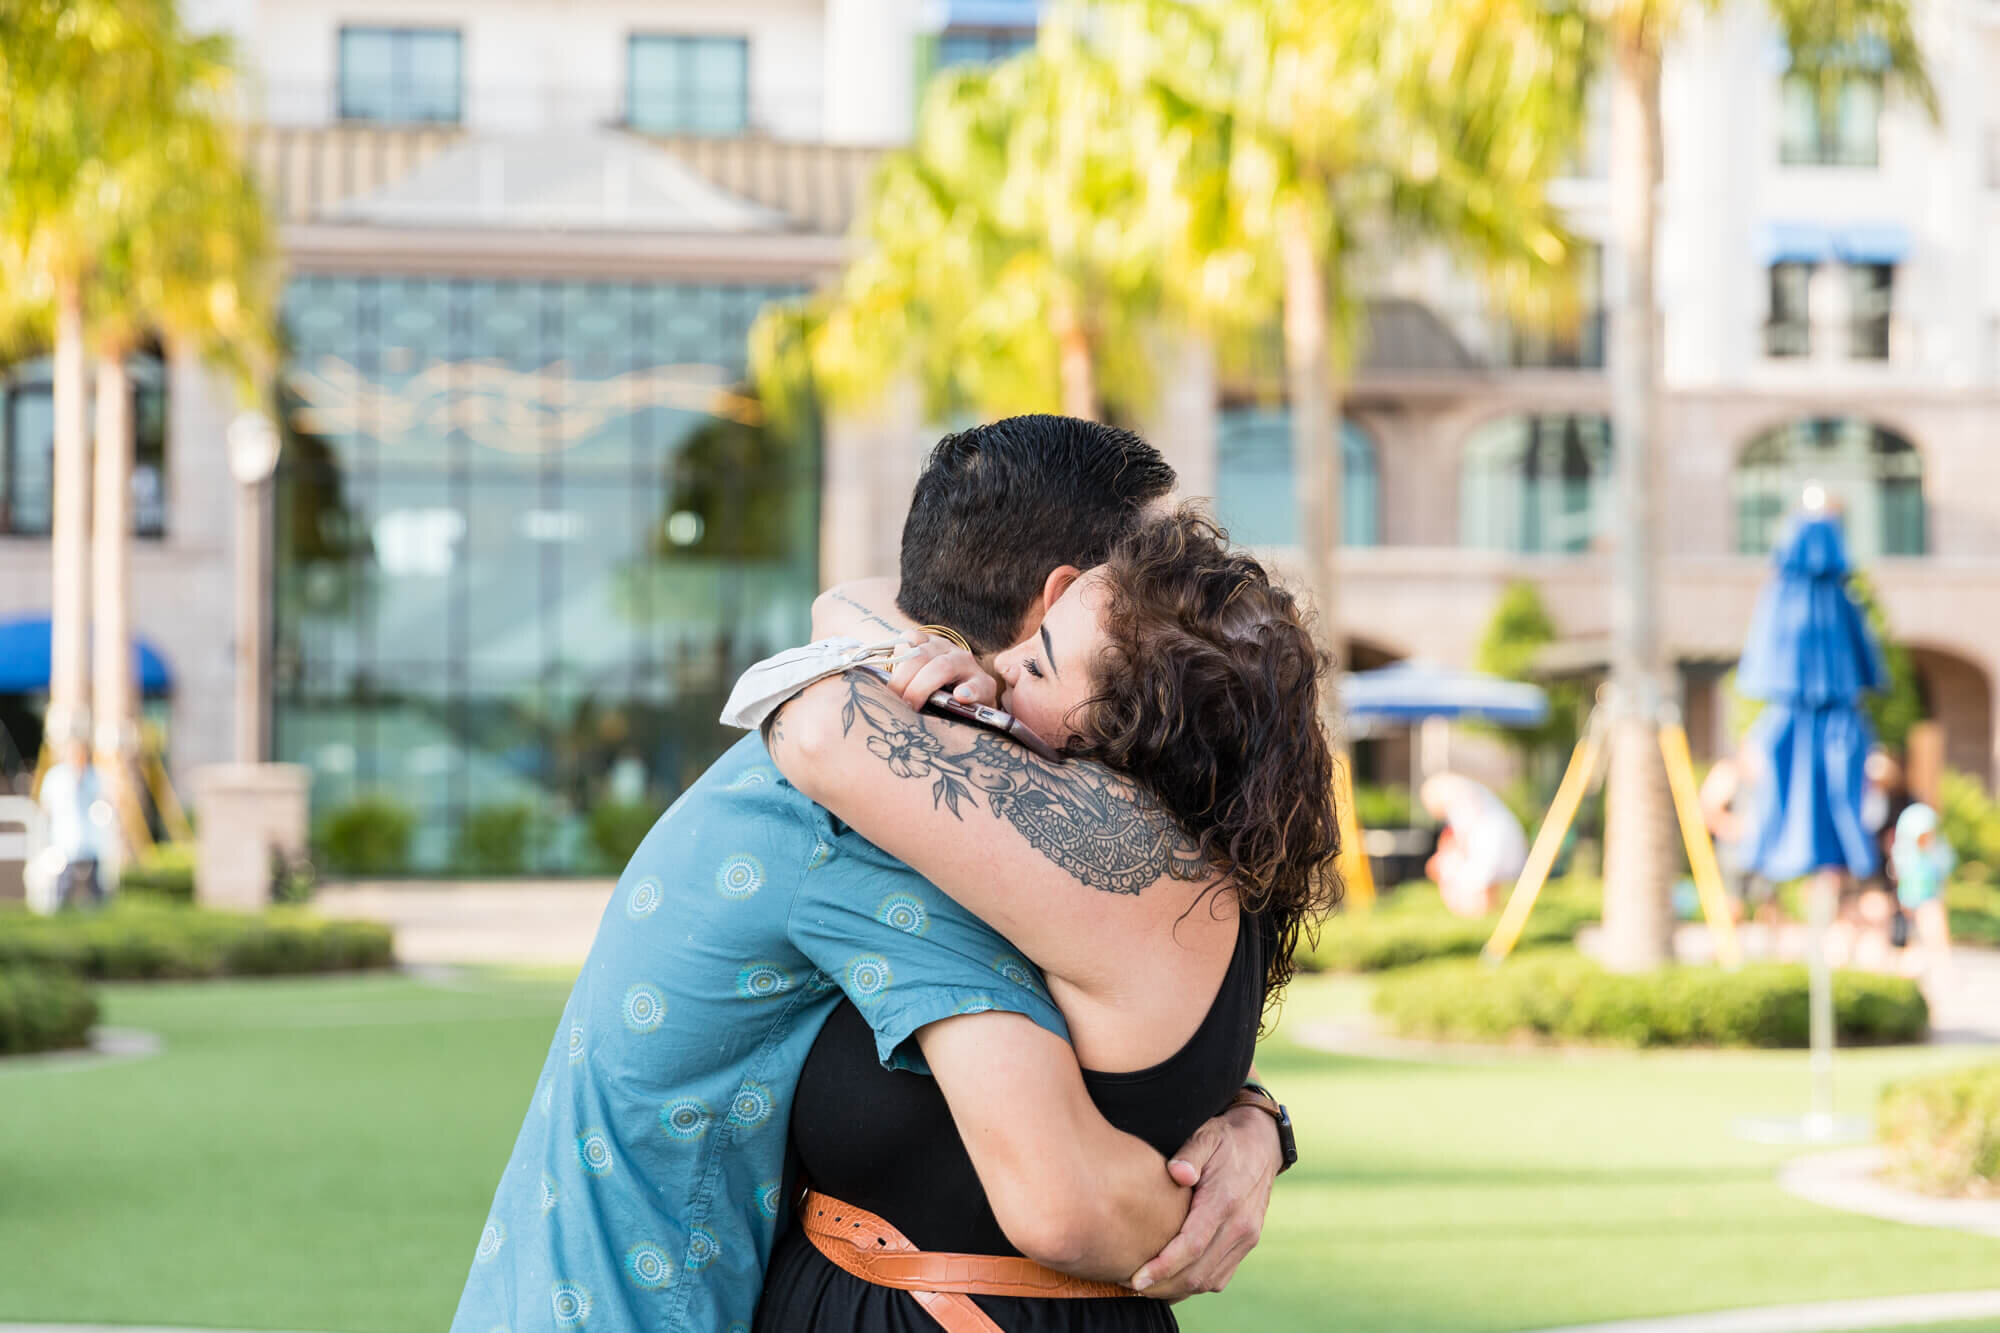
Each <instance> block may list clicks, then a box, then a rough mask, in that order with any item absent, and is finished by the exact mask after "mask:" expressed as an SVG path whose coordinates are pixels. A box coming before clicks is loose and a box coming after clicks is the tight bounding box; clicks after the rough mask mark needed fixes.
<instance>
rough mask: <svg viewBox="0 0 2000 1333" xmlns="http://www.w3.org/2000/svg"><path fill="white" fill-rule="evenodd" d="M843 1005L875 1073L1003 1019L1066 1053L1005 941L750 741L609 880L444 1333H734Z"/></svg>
mask: <svg viewBox="0 0 2000 1333" xmlns="http://www.w3.org/2000/svg"><path fill="white" fill-rule="evenodd" d="M843 991H844V992H845V993H846V994H847V996H848V997H849V998H851V999H852V1000H853V1001H854V1002H855V1004H856V1006H857V1007H858V1008H859V1009H860V1010H861V1012H862V1013H863V1014H865V1015H866V1016H867V1017H868V1020H869V1022H870V1023H871V1024H872V1025H873V1026H874V1028H875V1036H876V1045H877V1048H878V1050H879V1053H880V1055H881V1057H882V1059H883V1061H884V1062H885V1063H888V1064H891V1065H899V1066H902V1067H906V1068H921V1067H922V1063H921V1057H920V1056H919V1055H918V1054H917V1053H916V1051H915V1046H914V1043H908V1046H907V1048H906V1043H907V1042H908V1038H909V1037H910V1035H911V1034H912V1033H914V1032H915V1031H916V1030H917V1029H918V1028H920V1027H922V1026H924V1025H925V1024H926V1023H931V1022H935V1021H936V1020H938V1019H940V1018H946V1017H949V1016H951V1015H953V1014H961V1013H976V1012H979V1011H982V1010H989V1009H999V1010H1007V1011H1011V1012H1017V1013H1022V1014H1026V1015H1027V1016H1028V1017H1030V1018H1032V1019H1034V1020H1035V1021H1036V1022H1037V1023H1040V1024H1041V1025H1042V1026H1043V1027H1046V1028H1048V1029H1050V1030H1051V1031H1054V1032H1057V1033H1061V1034H1063V1035H1067V1031H1066V1029H1065V1028H1064V1027H1063V1022H1062V1016H1061V1014H1060V1013H1058V1012H1057V1010H1056V1009H1055V1007H1054V1006H1053V1005H1052V1004H1051V1003H1050V1001H1049V998H1048V993H1047V992H1046V990H1044V989H1043V987H1042V983H1041V978H1040V975H1039V974H1038V973H1036V972H1035V970H1034V969H1033V968H1032V967H1030V966H1029V965H1028V964H1027V963H1026V962H1025V961H1024V960H1023V959H1022V958H1021V957H1020V955H1019V954H1018V953H1017V952H1016V951H1015V950H1014V949H1013V948H1012V946H1010V945H1009V944H1008V943H1007V942H1006V940H1005V939H1003V938H1001V937H1000V936H999V935H997V934H995V933H994V931H993V930H992V928H991V927H989V926H987V925H986V924H984V923H983V922H981V921H980V920H979V919H978V918H976V917H974V916H973V915H972V914H971V913H970V912H967V911H966V910H965V909H964V908H962V907H960V906H958V905H957V904H956V903H954V902H952V901H951V899H949V898H947V897H945V896H944V895H943V894H942V893H940V892H939V891H938V890H937V889H935V888H933V887H932V886H931V885H930V884H929V883H928V882H927V881H926V880H924V879H923V878H922V877H921V876H919V875H918V874H917V873H916V872H915V871H913V870H911V869H910V868H909V867H908V866H905V865H904V864H903V863H902V862H900V861H896V860H894V859H893V858H891V857H889V856H888V855H886V854H885V853H883V852H882V851H880V850H879V849H877V848H876V847H875V846H874V845H873V844H871V843H869V842H868V841H867V840H866V839H864V838H862V837H861V836H860V835H858V834H855V833H853V832H850V831H847V830H845V829H844V828H842V827H840V826H837V825H836V824H834V822H833V821H832V820H831V818H829V816H828V815H827V814H826V812H825V811H824V810H821V809H820V808H819V807H818V806H816V805H814V804H813V803H812V802H810V801H808V800H807V799H806V798H805V797H804V796H803V795H801V794H800V793H799V792H798V791H797V790H796V789H795V788H794V787H792V785H791V784H790V783H788V782H786V781H785V780H784V779H783V778H782V777H781V776H779V774H778V771H777V769H776V768H775V767H774V766H773V765H772V763H771V760H770V756H769V754H768V752H767V751H766V750H765V748H764V745H763V742H762V740H761V739H760V738H759V737H757V736H754V735H753V736H749V737H746V738H745V739H744V740H742V741H741V742H739V743H738V744H737V745H736V746H734V747H733V748H732V749H731V750H730V751H729V752H728V753H727V754H725V755H724V756H723V757H722V758H721V759H720V760H718V761H717V762H716V764H715V766H714V767H713V768H711V769H709V771H708V772H707V773H706V774H705V775H704V776H703V777H702V778H701V780H700V781H698V782H697V783H695V785H694V786H692V787H690V788H689V789H688V791H687V792H686V793H685V794H684V795H683V796H682V797H681V799H680V800H678V801H676V802H675V803H674V806H673V808H672V809H670V810H668V811H667V813H666V815H665V817H663V818H662V819H661V820H660V822H659V823H658V824H656V825H655V826H654V827H653V830H652V832H651V833H649V834H647V836H646V840H645V841H644V842H643V843H641V844H640V846H639V850H638V851H637V852H636V853H635V854H634V855H633V857H632V861H631V864H630V865H628V866H627V867H626V869H625V873H624V875H623V876H622V877H620V879H619V881H618V888H617V891H616V892H615V893H614V894H613V896H612V899H611V904H610V906H609V907H608V908H607V909H606V910H605V914H604V920H603V922H602V923H601V924H600V925H599V926H598V929H597V940H596V942H595V943H594V944H593V945H592V946H591V950H590V956H589V958H588V959H587V960H586V961H585V963H584V965H583V972H582V975H580V976H579V977H578V978H577V982H576V988H575V989H574V990H573V991H571V992H570V998H569V1004H568V1006H567V1007H566V1008H565V1009H564V1011H563V1017H562V1022H561V1025H560V1026H559V1027H558V1028H557V1030H556V1035H555V1040H554V1042H553V1043H552V1044H551V1046H550V1048H549V1054H548V1059H547V1062H546V1063H545V1064H544V1065H543V1067H542V1073H541V1078H540V1080H539V1081H538V1082H537V1083H536V1085H535V1093H534V1098H533V1100H532V1102H531V1103H530V1105H529V1107H528V1114H527V1119H526V1121H525V1122H524V1123H523V1124H522V1126H521V1134H520V1137H519V1138H518V1139H517V1140H516V1141H515V1144H514V1152H513V1156H512V1157H510V1158H509V1159H508V1162H507V1170H506V1173H505V1174H504V1175H503V1176H502V1177H501V1180H500V1187H499V1189H498V1191H497V1192H496V1193H495V1194H494V1198H493V1211H492V1213H491V1215H490V1216H489V1217H488V1219H487V1222H486V1228H485V1230H484V1232H483V1233H482V1234H481V1235H480V1238H479V1246H478V1249H477V1251H476V1252H475V1254H474V1256H473V1261H472V1273H471V1276H470V1277H469V1278H468V1279H467V1281H466V1285H465V1293H464V1295H463V1296H462V1297H461V1298H460V1300H459V1306H458V1314H457V1317H456V1318H455V1319H454V1320H453V1321H452V1329H453V1333H492V1331H493V1330H496V1329H505V1330H510V1333H528V1331H529V1330H571V1329H589V1330H617V1331H618V1333H626V1331H627V1330H639V1329H645V1330H648V1331H649V1333H651V1331H652V1330H663V1329H664V1330H687V1333H696V1331H697V1330H699V1331H700V1333H723V1330H747V1329H748V1328H749V1326H750V1321H751V1317H752V1315H753V1313H754V1312H755V1309H756V1304H757V1298H758V1295H759V1293H760V1292H761V1291H762V1290H763V1285H764V1270H765V1267H766V1265H767V1263H768V1262H769V1259H770V1254H771V1248H772V1244H773V1242H774V1240H775V1238H776V1235H777V1232H778V1227H779V1224H780V1222H781V1220H782V1218H783V1216H784V1214H785V1212H786V1210H787V1207H788V1204H789V1201H788V1200H787V1199H786V1198H785V1197H784V1194H785V1191H784V1184H783V1181H784V1167H785V1143H786V1133H787V1127H788V1125H789V1124H790V1122H791V1111H792V1098H793V1093H794V1091H795V1090H796V1088H797V1084H798V1079H799V1073H800V1071H801V1070H802V1069H803V1068H804V1065H805V1059H806V1053H807V1051H808V1050H810V1049H811V1047H812V1043H813V1041H814V1039H815V1038H817V1037H818V1035H819V1030H820V1027H821V1025H822V1024H823V1023H824V1022H825V1021H826V1017H827V1015H828V1014H829V1013H830V1012H831V1011H832V1010H833V1008H834V1006H835V1005H837V1004H838V1003H839V1001H840V997H841V993H842V992H843Z"/></svg>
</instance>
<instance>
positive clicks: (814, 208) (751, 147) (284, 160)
mask: <svg viewBox="0 0 2000 1333" xmlns="http://www.w3.org/2000/svg"><path fill="white" fill-rule="evenodd" d="M465 133H466V132H465V131H464V130H461V129H458V128H456V127H451V128H444V127H423V126H385V125H327V126H313V127H306V128H294V127H286V126H270V125H266V126H259V127H256V128H254V129H252V130H251V132H250V136H249V143H248V146H247V148H248V155H249V160H250V165H251V169H252V170H253V171H255V172H256V174H257V176H258V179H259V180H260V182H261V183H262V185H263V187H264V192H265V197H266V198H267V199H268V200H269V201H270V204H271V207H272V210H273V212H274V213H275V214H276V215H277V217H278V219H279V221H281V222H309V221H313V220H315V219H318V218H322V217H324V216H325V215H326V214H327V212H328V211H329V210H331V209H333V208H334V207H336V206H337V205H339V204H341V203H343V202H345V201H346V200H349V199H353V198H357V197H359V196H363V195H367V194H371V193H373V192H374V191H376V190H380V189H382V188H384V187H385V186H388V185H391V184H393V183H394V182H396V181H398V180H400V179H402V178H403V177H404V176H406V175H408V174H409V173H410V172H412V171H414V170H416V169H417V168H418V167H420V166H422V165H423V164H424V163H425V162H427V161H429V160H430V159H431V158H433V157H435V156H437V155H438V154H439V153H441V152H443V151H444V150H446V149H447V148H449V147H451V146H452V145H453V144H455V143H458V142H459V141H460V140H461V139H462V138H463V137H464V136H465ZM638 137H641V138H643V139H644V140H645V141H646V142H648V143H652V144H655V145H657V146H658V147H660V148H661V149H662V150H664V151H666V152H668V153H670V154H672V155H673V156H674V157H676V158H678V159H680V160H681V161H682V162H683V163H685V164H686V165H687V166H689V167H690V168H692V169H693V170H694V171H695V173H696V174H697V175H699V176H701V177H702V178H703V179H704V180H706V181H708V182H709V183H710V184H711V185H714V186H716V187H718V188H720V189H723V190H726V191H728V192H729V193H731V194H734V195H736V196H738V197H739V198H743V199H748V200H750V201H751V202H753V203H758V204H762V205H763V206H764V207H766V208H771V209H775V210H777V211H778V212H780V213H783V214H785V215H786V216H787V217H789V218H790V219H791V220H792V221H793V223H794V224H795V225H796V226H797V227H798V228H799V229H800V230H801V231H808V232H814V233H818V234H821V235H839V234H840V233H842V232H844V231H846V230H847V226H848V224H849V223H850V222H851V221H852V220H853V218H854V215H855V213H856V212H857V211H858V210H859V209H860V207H861V205H862V203H863V201H864V200H865V199H866V197H867V192H868V182H869V180H870V179H871V177H872V176H873V174H874V170H875V164H876V163H877V162H878V161H880V160H881V157H882V152H883V150H882V149H879V148H863V147H852V146H849V145H845V144H826V143H816V142H810V141H797V140H789V139H769V138H762V137H757V136H746V137H741V138H712V137H708V136H703V135H642V136H638Z"/></svg>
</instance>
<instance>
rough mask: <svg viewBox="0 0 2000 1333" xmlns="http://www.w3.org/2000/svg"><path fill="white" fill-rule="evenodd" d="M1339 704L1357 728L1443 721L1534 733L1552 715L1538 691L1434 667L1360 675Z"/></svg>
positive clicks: (1399, 665)
mask: <svg viewBox="0 0 2000 1333" xmlns="http://www.w3.org/2000/svg"><path fill="white" fill-rule="evenodd" d="M1340 702H1341V707H1342V709H1343V710H1344V711H1345V712H1346V714H1347V717H1348V719H1349V720H1350V721H1354V722H1422V721H1424V720H1425V719H1426V718H1433V717H1442V718H1464V719H1467V720H1477V721H1481V722H1493V723H1497V724H1499V725H1501V726H1509V727H1532V726H1537V725H1539V724H1540V723H1542V722H1543V721H1545V720H1546V719H1547V718H1548V715H1549V700H1548V696H1547V695H1546V694H1544V693H1543V692H1542V690H1541V688H1540V687H1539V686H1536V685H1529V684H1525V683H1523V682H1521V681H1515V680H1502V679H1500V678H1499V677H1498V676H1489V675H1486V674H1485V673H1483V672H1479V671H1461V670H1457V669H1455V668H1452V667H1443V666H1437V665H1435V664H1433V663H1429V662H1396V663H1393V664H1392V665H1389V666H1385V667H1379V668H1377V669H1376V670H1374V671H1357V672H1355V673H1353V674H1352V675H1350V676H1348V677H1346V678H1345V679H1344V680H1343V681H1342V682H1341V687H1340Z"/></svg>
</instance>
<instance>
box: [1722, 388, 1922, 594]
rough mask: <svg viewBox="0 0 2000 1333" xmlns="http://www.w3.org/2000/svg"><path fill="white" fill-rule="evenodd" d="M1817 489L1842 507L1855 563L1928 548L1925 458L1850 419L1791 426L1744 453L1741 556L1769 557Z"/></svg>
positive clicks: (1739, 498)
mask: <svg viewBox="0 0 2000 1333" xmlns="http://www.w3.org/2000/svg"><path fill="white" fill-rule="evenodd" d="M1813 484H1816V485H1819V486H1821V487H1824V488H1825V490H1826V492H1827V494H1828V495H1829V496H1831V497H1832V498H1833V499H1835V500H1836V501H1838V502H1839V505H1840V511H1841V525H1842V526H1843V527H1844V528H1845V529H1846V535H1847V544H1848V552H1849V554H1850V555H1852V556H1853V557H1854V558H1855V559H1856V560H1869V559H1873V558H1874V557H1876V556H1878V555H1923V554H1924V553H1925V552H1926V551H1927V550H1928V549H1929V534H1928V532H1927V531H1926V529H1927V526H1928V525H1927V523H1926V521H1925V514H1924V458H1923V455H1922V454H1920V453H1918V452H1917V450H1916V446H1915V445H1913V444H1911V443H1910V442H1909V441H1908V440H1906V439H1904V438H1903V437H1902V436H1900V435H1898V434H1896V433H1895V432H1893V431H1887V430H1884V429H1882V428H1881V427H1880V426H1877V425H1874V424H1872V423H1870V422H1867V421H1860V420H1857V419H1855V418H1853V417H1817V418H1813V419H1811V420H1805V421H1791V422H1787V423H1786V424H1784V425H1782V426H1779V427H1777V428H1776V429H1774V430H1768V431H1765V432H1764V433H1763V434H1762V435H1759V436H1757V437H1756V438H1755V439H1753V440H1751V441H1750V443H1749V444H1748V445H1747V446H1745V447H1744V450H1743V456H1742V458H1740V459H1739V460H1738V461H1737V464H1736V476H1735V490H1736V549H1737V550H1738V551H1740V552H1742V553H1743V554H1745V555H1763V554H1765V553H1766V552H1768V551H1770V549H1771V548H1772V547H1773V546H1775V545H1776V544H1777V542H1778V538H1779V537H1781V536H1782V535H1783V534H1784V530H1785V523H1786V520H1787V519H1788V518H1790V516H1791V515H1792V513H1793V512H1794V511H1795V510H1797V509H1798V507H1799V502H1800V499H1801V497H1802V496H1803V495H1804V493H1805V488H1806V487H1807V486H1808V485H1813Z"/></svg>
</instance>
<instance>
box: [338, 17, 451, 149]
mask: <svg viewBox="0 0 2000 1333" xmlns="http://www.w3.org/2000/svg"><path fill="white" fill-rule="evenodd" d="M459 85H460V80H459V35H458V32H457V30H456V29H442V28H342V29H341V30H340V116H341V119H343V120H379V121H387V122H390V123H394V124H422V123H438V124H446V125H456V124H457V123H458V121H459V119H460V116H461V114H462V108H461V106H460V99H461V94H460V86H459Z"/></svg>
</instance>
